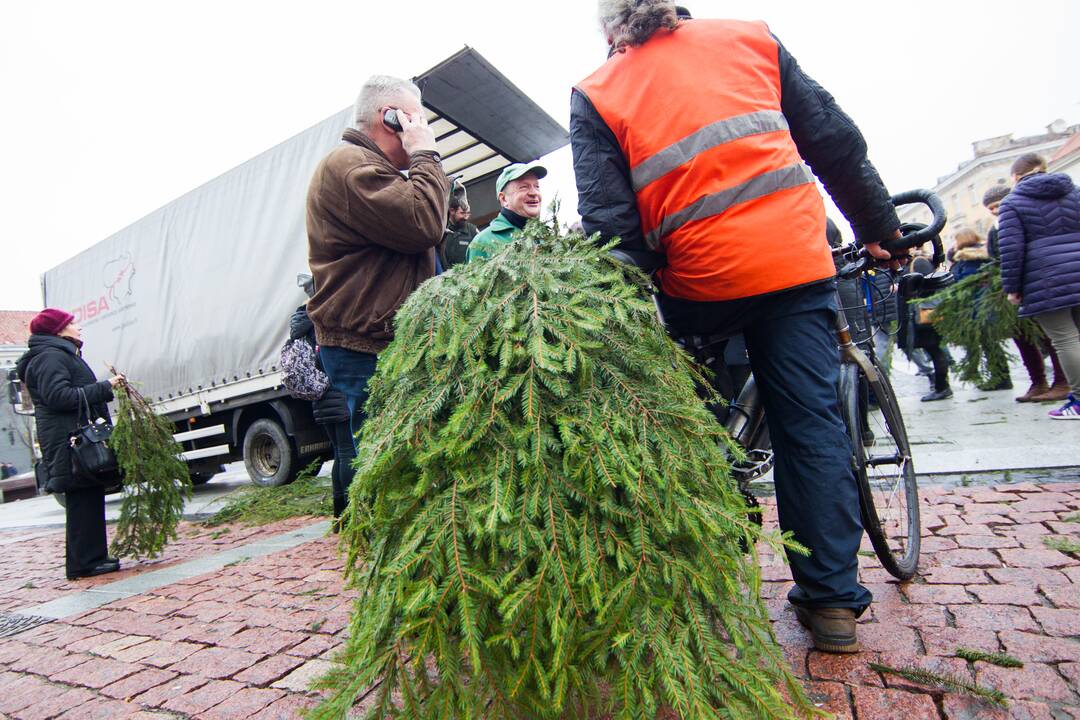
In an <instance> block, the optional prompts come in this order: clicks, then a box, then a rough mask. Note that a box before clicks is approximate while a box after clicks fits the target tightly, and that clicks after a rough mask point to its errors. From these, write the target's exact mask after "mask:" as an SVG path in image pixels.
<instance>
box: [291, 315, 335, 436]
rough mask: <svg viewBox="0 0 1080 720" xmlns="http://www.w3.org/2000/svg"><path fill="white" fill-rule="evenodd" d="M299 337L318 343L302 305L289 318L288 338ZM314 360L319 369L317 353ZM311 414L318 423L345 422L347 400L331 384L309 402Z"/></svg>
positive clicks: (314, 344)
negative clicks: (315, 398)
mask: <svg viewBox="0 0 1080 720" xmlns="http://www.w3.org/2000/svg"><path fill="white" fill-rule="evenodd" d="M300 338H307V341H308V342H309V343H311V344H312V346H316V345H317V344H318V343H317V342H316V340H315V324H314V323H312V322H311V318H309V317H308V313H307V307H305V306H304V305H301V306H300V307H298V308H296V311H295V312H294V313H293V314H292V317H291V318H290V319H289V339H290V340H299V339H300ZM315 361H316V363H318V366H319V369H320V370H321V369H322V362H320V361H319V359H318V355H316V357H315ZM311 414H312V416H313V417H314V418H315V422H317V423H319V424H320V425H332V424H334V423H340V422H346V421H348V419H349V400H348V398H346V397H345V393H343V392H341V391H340V390H338V389H337V388H335V387H334V386H333V385H331V386H330V387H328V388H326V393H325V394H323V396H322V397H321V398H319V399H318V400H315V401H314V402H312V403H311Z"/></svg>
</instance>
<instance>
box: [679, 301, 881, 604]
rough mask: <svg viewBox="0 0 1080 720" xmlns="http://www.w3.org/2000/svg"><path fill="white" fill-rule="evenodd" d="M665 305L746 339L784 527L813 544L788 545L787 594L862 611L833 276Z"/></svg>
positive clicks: (683, 321)
mask: <svg viewBox="0 0 1080 720" xmlns="http://www.w3.org/2000/svg"><path fill="white" fill-rule="evenodd" d="M660 303H661V308H662V310H663V312H664V319H665V321H666V322H667V324H668V327H669V329H670V330H671V331H672V333H673V334H675V335H734V334H737V333H739V332H742V333H743V336H744V337H745V339H746V347H747V351H748V353H749V356H750V367H751V369H752V370H753V373H754V378H755V380H756V381H757V384H758V388H759V389H760V393H761V397H762V400H763V402H764V404H765V418H766V421H767V422H768V424H769V435H770V437H771V438H772V445H773V451H774V453H775V461H776V465H775V469H774V471H773V478H774V483H775V485H776V501H777V506H778V509H779V515H780V527H781V529H783V530H785V531H790V532H791V533H792V534H793V536H794V538H795V540H797V541H798V542H800V543H802V544H803V545H805V546H806V547H808V548H810V551H811V554H810V556H809V557H806V556H803V555H798V554H796V553H788V561H789V562H790V563H791V572H792V576H793V577H794V579H795V583H796V586H795V588H794V589H792V591H791V592H790V593H788V600H790V601H791V603H792V604H795V605H802V606H805V607H847V608H854V609H855V610H856V612H859V613H861V612H862V611H863V610H864V609H865V608H866V607H867V606H868V605H869V604H870V602H871V600H872V596H871V595H870V592H869V591H868V590H867V589H866V588H865V587H863V586H862V585H860V584H859V579H858V568H859V563H858V550H859V543H860V541H861V540H862V532H863V528H862V521H861V519H860V518H859V505H858V489H857V487H856V485H855V475H854V472H853V471H852V468H851V444H850V440H849V439H848V434H847V431H846V429H845V426H844V421H843V417H842V416H841V415H840V404H839V400H838V397H837V386H838V383H839V376H840V357H839V352H838V347H837V340H836V330H835V318H836V307H837V306H836V294H835V284H833V283H831V282H828V283H820V284H817V285H813V286H809V287H805V288H798V289H796V290H790V291H786V292H782V293H776V294H773V295H768V296H762V297H755V298H746V299H742V300H731V301H725V302H693V301H689V300H682V299H678V298H671V297H668V296H664V295H661V296H660Z"/></svg>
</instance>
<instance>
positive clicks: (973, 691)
mask: <svg viewBox="0 0 1080 720" xmlns="http://www.w3.org/2000/svg"><path fill="white" fill-rule="evenodd" d="M869 665H870V669H871V670H876V671H877V672H879V673H885V674H887V675H896V676H897V677H902V678H904V679H905V680H910V681H911V682H914V683H918V684H920V685H926V686H927V687H934V688H939V689H941V690H945V691H946V692H957V693H962V694H964V695H971V696H973V697H978V698H982V699H983V700H986V701H988V702H991V703H993V704H994V705H997V706H998V707H1008V706H1009V699H1008V698H1007V697H1006V696H1005V693H1003V692H1001V691H1000V690H995V689H994V688H989V687H986V686H984V685H976V684H975V683H973V682H968V681H967V680H964V679H962V678H958V677H956V676H955V675H946V674H943V673H935V672H930V671H929V670H923V669H922V668H917V667H903V668H894V667H889V666H888V665H881V664H879V663H873V662H872V663H869Z"/></svg>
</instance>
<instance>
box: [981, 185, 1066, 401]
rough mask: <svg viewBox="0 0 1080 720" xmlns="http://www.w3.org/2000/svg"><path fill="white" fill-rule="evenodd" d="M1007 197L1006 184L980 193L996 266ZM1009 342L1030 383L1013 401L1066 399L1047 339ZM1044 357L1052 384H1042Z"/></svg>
mask: <svg viewBox="0 0 1080 720" xmlns="http://www.w3.org/2000/svg"><path fill="white" fill-rule="evenodd" d="M1008 194H1009V187H1008V186H1007V185H994V186H993V187H991V188H990V189H989V190H987V191H986V192H985V193H983V198H982V203H983V207H985V208H986V211H987V212H988V213H990V214H991V215H993V216H994V221H995V222H994V226H993V227H992V228H990V232H989V233H987V236H986V246H987V250H988V251H989V253H990V257H991V259H993V260H994V262H998V263H1000V262H1001V248H1000V242H999V230H998V227H997V217H998V211H999V208H1000V207H1001V201H1002V200H1004V199H1005V198H1006V196H1008ZM1013 343H1014V344H1015V345H1016V349H1017V351H1018V352H1019V353H1020V360H1021V361H1022V362H1023V363H1024V369H1025V370H1027V374H1028V378H1029V379H1030V380H1031V385H1030V386H1029V387H1028V389H1027V392H1025V393H1024V394H1023V395H1020V396H1019V397H1017V398H1016V402H1022V403H1026V402H1061V401H1062V400H1064V399H1065V398H1067V397H1068V396H1069V392H1070V390H1069V383H1068V381H1067V380H1066V379H1065V371H1064V370H1062V368H1061V361H1060V360H1058V356H1057V351H1056V350H1054V346H1053V345H1051V344H1050V339H1049V338H1047V337H1046V336H1045V335H1043V336H1042V337H1040V338H1039V340H1038V341H1037V342H1032V341H1031V340H1029V339H1028V338H1026V337H1025V336H1024V335H1017V336H1016V337H1014V338H1013ZM1047 355H1049V356H1050V364H1051V365H1052V366H1053V368H1054V383H1053V385H1049V384H1047V382H1046V360H1045V357H1046V356H1047Z"/></svg>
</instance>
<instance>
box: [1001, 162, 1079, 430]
mask: <svg viewBox="0 0 1080 720" xmlns="http://www.w3.org/2000/svg"><path fill="white" fill-rule="evenodd" d="M1012 175H1013V180H1014V181H1015V182H1016V187H1014V188H1013V191H1012V192H1011V193H1009V195H1008V196H1007V197H1006V198H1005V199H1004V200H1002V201H1001V207H1000V208H999V211H998V223H999V243H1000V246H1001V285H1002V288H1003V289H1004V290H1005V292H1006V293H1008V295H1009V300H1010V301H1011V302H1012V303H1013V304H1015V305H1019V306H1020V316H1021V317H1030V318H1034V319H1035V321H1036V322H1038V323H1039V326H1040V327H1042V329H1043V331H1044V332H1045V333H1046V334H1047V336H1048V337H1049V338H1050V342H1052V343H1053V345H1054V349H1055V350H1056V351H1057V354H1058V358H1059V359H1060V360H1061V365H1062V368H1063V369H1064V370H1065V377H1066V378H1067V379H1068V381H1069V387H1070V389H1071V391H1072V392H1071V393H1070V394H1069V397H1068V399H1067V401H1066V402H1065V404H1064V405H1062V406H1061V407H1060V408H1057V409H1056V410H1051V411H1050V417H1052V418H1054V419H1057V420H1080V402H1078V401H1077V397H1080V188H1077V187H1076V185H1074V184H1073V181H1072V178H1070V177H1069V176H1068V175H1065V174H1064V173H1047V172H1046V161H1045V160H1044V159H1043V158H1042V157H1040V156H1038V155H1036V154H1034V153H1028V154H1026V155H1022V156H1020V158H1018V159H1017V160H1016V162H1014V163H1013V166H1012Z"/></svg>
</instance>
